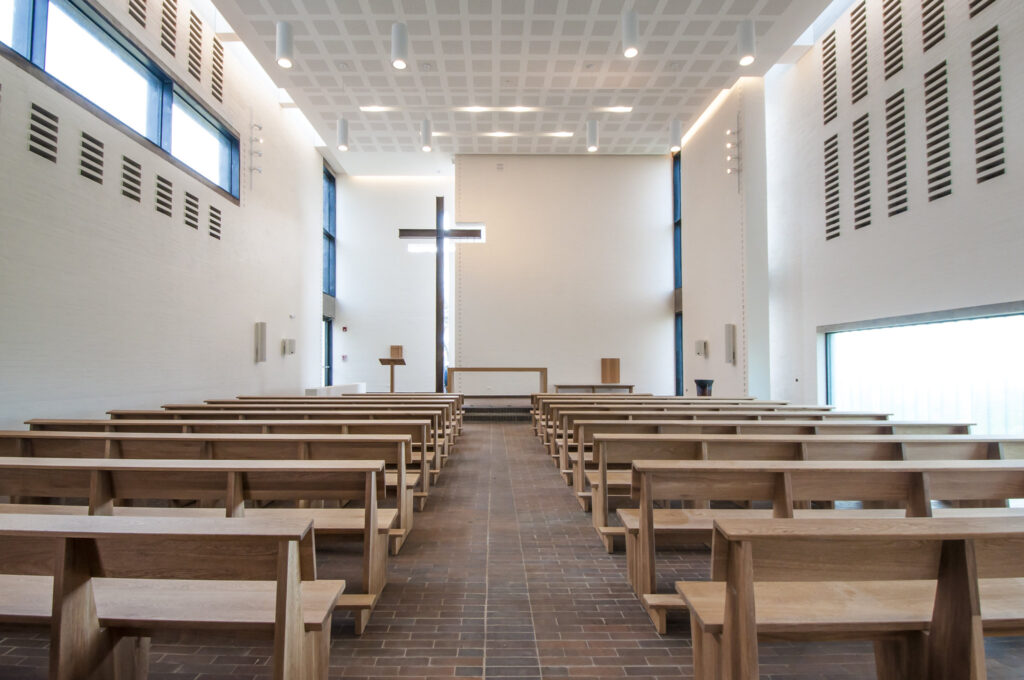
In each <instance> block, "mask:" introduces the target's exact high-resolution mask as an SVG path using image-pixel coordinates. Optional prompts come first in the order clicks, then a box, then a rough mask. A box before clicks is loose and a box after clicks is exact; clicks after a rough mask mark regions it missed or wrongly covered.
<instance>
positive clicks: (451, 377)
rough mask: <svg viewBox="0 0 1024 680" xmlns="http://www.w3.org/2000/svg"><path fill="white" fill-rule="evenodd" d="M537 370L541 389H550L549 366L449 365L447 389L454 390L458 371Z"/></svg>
mask: <svg viewBox="0 0 1024 680" xmlns="http://www.w3.org/2000/svg"><path fill="white" fill-rule="evenodd" d="M534 371H536V372H537V373H539V374H540V391H541V392H547V391H548V369H547V368H543V367H542V368H524V367H522V366H506V367H504V368H493V367H491V368H481V367H466V366H449V367H448V384H447V385H446V386H445V389H446V390H447V391H448V392H453V391H454V390H453V389H452V388H453V386H454V385H455V374H456V373H532V372H534Z"/></svg>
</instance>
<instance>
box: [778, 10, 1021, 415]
mask: <svg viewBox="0 0 1024 680" xmlns="http://www.w3.org/2000/svg"><path fill="white" fill-rule="evenodd" d="M945 8H946V38H945V40H943V41H942V42H940V43H939V44H938V45H936V46H935V47H933V48H932V49H930V50H929V51H928V52H927V53H924V54H922V50H921V30H920V26H921V22H920V5H919V3H916V2H904V4H903V9H904V42H905V45H904V58H905V66H904V69H903V72H901V73H900V74H898V75H897V76H895V77H893V78H891V79H890V80H889V81H888V82H886V81H884V79H883V76H882V62H881V58H882V57H881V36H880V16H881V3H880V1H879V0H872V1H870V2H869V3H868V16H869V59H870V62H869V82H870V93H869V96H868V97H867V98H866V99H864V100H862V101H861V102H859V103H858V104H856V105H853V106H851V104H850V94H849V92H850V90H849V83H850V78H849V61H848V54H849V16H848V15H847V16H844V17H843V18H841V19H840V20H839V21H838V22H837V24H836V26H837V32H838V37H839V45H840V49H839V61H840V64H839V74H840V115H839V118H838V120H837V121H836V122H834V123H832V124H830V125H829V126H827V127H823V126H822V123H821V102H820V96H821V95H820V59H821V56H820V43H819V45H817V46H816V47H815V49H813V50H812V51H811V52H809V53H808V54H807V55H806V56H805V57H804V58H803V59H802V60H801V61H800V63H798V64H797V65H796V66H795V67H794V68H792V69H789V70H787V71H784V72H780V73H779V74H777V75H775V76H772V77H770V78H769V81H768V93H769V94H768V99H769V109H774V111H773V115H772V116H771V119H770V129H769V138H771V139H774V140H775V141H774V142H773V144H774V148H775V149H776V150H778V153H777V155H775V158H776V159H777V160H778V162H777V163H775V164H773V177H772V187H771V199H770V205H771V208H770V213H769V215H770V217H769V224H770V234H771V238H772V240H773V241H774V242H775V243H776V245H777V247H773V248H772V252H773V265H772V279H773V281H772V282H773V293H774V290H776V288H778V289H779V290H780V291H782V290H785V291H787V294H786V299H785V300H781V299H778V298H776V299H774V300H773V305H772V315H773V316H772V324H773V326H774V328H773V340H775V339H776V338H777V339H778V342H773V355H772V361H773V371H774V372H775V373H776V374H777V375H779V376H780V378H779V382H777V383H776V384H775V385H774V386H773V388H778V389H779V390H784V392H780V393H779V394H776V395H775V396H783V395H784V394H785V395H791V394H792V393H793V392H792V388H790V387H789V386H790V383H791V381H792V385H795V384H796V382H795V381H796V380H797V379H799V381H800V384H801V385H803V387H802V388H801V389H800V390H799V392H800V393H801V395H802V399H803V400H810V399H815V398H818V397H820V396H823V394H824V393H823V390H824V384H823V380H822V379H821V378H823V374H821V370H822V367H821V366H820V363H819V361H818V357H817V350H816V348H817V341H816V339H815V329H816V328H817V327H818V326H820V325H826V324H834V323H842V322H853V321H859V320H868V319H876V318H883V317H888V316H895V315H902V314H913V313H920V312H929V311H937V310H944V309H954V308H959V307H967V306H974V305H982V304H990V303H998V302H1006V301H1011V300H1019V299H1021V298H1022V297H1024V278H1022V277H1021V276H1020V271H1019V262H1020V257H1021V254H1022V253H1024V235H1022V232H1021V230H1020V229H1019V225H1018V214H1019V209H1020V198H1019V191H1018V190H1017V187H1016V185H1015V182H1014V177H1017V176H1019V173H1020V172H1021V170H1022V165H1024V159H1022V157H1021V156H1022V150H1024V143H1022V139H1021V129H1020V126H1019V125H1015V124H1014V122H1015V121H1016V120H1017V119H1018V118H1019V116H1016V117H1015V116H1014V113H1013V112H1014V111H1017V110H1019V108H1020V105H1021V102H1022V97H1021V94H1020V92H1021V87H1020V86H1021V83H1022V82H1024V72H1022V66H1021V59H1022V57H1024V54H1022V51H1024V45H1022V44H1021V41H1019V40H1017V39H1015V36H1017V35H1020V31H1021V30H1022V29H1024V6H1022V5H1021V4H1020V3H1014V2H1009V1H1008V0H997V2H995V3H994V4H993V5H991V6H990V7H989V8H988V9H986V10H985V11H983V12H981V13H980V14H979V15H978V16H977V17H975V18H973V19H969V18H968V7H967V2H966V1H961V0H947V2H946V3H945ZM997 24H998V26H999V33H1000V51H1001V64H1002V81H1003V105H1004V117H1005V120H1006V122H1007V127H1006V159H1007V166H1006V174H1005V175H1004V176H1002V177H999V178H996V179H994V180H991V181H988V182H985V183H983V184H978V183H977V182H976V179H975V157H974V142H973V140H974V132H973V119H972V115H973V101H972V95H971V67H970V41H971V40H972V39H973V38H975V37H976V36H978V35H980V34H982V33H983V32H984V31H986V30H987V29H989V28H990V27H992V26H993V25H997ZM943 59H945V60H946V61H947V64H948V69H949V92H950V126H951V135H952V171H953V194H952V195H951V196H948V197H946V198H942V199H940V200H937V201H934V202H929V201H928V199H927V191H926V169H925V132H924V94H923V78H924V73H925V72H926V71H927V70H928V69H930V68H931V67H932V66H934V65H935V64H937V63H939V62H941V61H942V60H943ZM901 87H902V88H904V89H905V91H906V106H907V115H908V154H909V158H910V166H909V172H910V195H909V200H910V209H909V211H908V212H906V213H903V214H900V215H898V216H895V217H893V218H889V217H887V214H886V209H885V155H884V143H885V137H884V123H883V121H884V105H885V98H886V97H887V96H888V95H889V94H891V93H893V92H895V91H897V90H899V89H900V88H901ZM864 112H868V113H869V115H870V119H871V177H872V224H871V225H870V226H868V227H866V228H863V229H860V230H854V229H853V228H852V221H853V213H852V194H851V192H852V176H851V175H852V167H851V165H852V161H851V155H850V154H851V146H850V145H851V137H852V132H851V129H852V124H853V121H854V120H855V119H856V118H857V117H859V116H860V115H862V114H863V113H864ZM835 131H838V132H839V140H840V177H841V184H842V194H841V201H842V231H841V235H840V237H839V238H837V239H834V240H833V241H830V242H826V241H825V240H824V229H823V226H822V223H823V211H824V208H823V203H822V200H823V199H822V189H821V185H822V181H823V180H822V160H821V158H822V156H821V154H822V145H823V143H824V140H825V138H826V137H828V136H829V135H831V134H832V133H833V132H835ZM1017 184H1019V183H1017ZM793 187H805V188H806V189H805V192H806V196H807V197H808V198H809V199H811V198H813V200H807V201H794V200H792V196H793V194H792V193H791V192H790V191H787V189H788V188H793ZM794 241H798V242H799V243H800V244H801V245H800V249H801V251H802V254H803V258H802V262H800V263H799V264H798V263H797V262H796V261H795V258H792V257H787V256H785V255H782V253H783V245H782V244H783V243H785V244H792V243H794ZM794 267H798V268H799V271H798V272H794V271H793V268H794ZM794 281H799V282H800V283H801V286H800V287H801V288H802V291H803V292H802V300H801V301H800V302H799V303H798V302H797V301H796V299H795V295H794V293H795V290H796V288H795V286H794V285H793V283H792V282H794ZM797 319H799V321H797ZM793 347H799V348H800V351H799V353H798V354H797V353H794V352H792V351H790V349H789V348H793ZM776 348H778V349H776ZM783 348H785V349H783Z"/></svg>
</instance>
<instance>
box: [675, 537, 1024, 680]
mask: <svg viewBox="0 0 1024 680" xmlns="http://www.w3.org/2000/svg"><path fill="white" fill-rule="evenodd" d="M1022 554H1024V518H1012V519H1011V518H999V519H902V520H830V521H814V520H801V519H792V520H759V521H758V520H753V521H751V520H746V521H737V520H733V521H729V520H722V521H717V522H716V524H715V529H714V547H713V550H712V573H711V578H712V581H710V582H688V581H680V582H679V583H677V590H678V591H679V593H681V595H682V597H683V598H684V599H685V601H686V603H687V604H688V605H689V607H690V612H691V622H692V623H691V626H692V630H693V657H694V675H695V677H696V678H698V679H705V678H707V679H710V678H729V679H732V680H756V679H757V678H758V677H759V670H760V667H759V659H758V649H757V642H758V639H765V640H768V639H785V640H796V641H801V640H850V639H863V640H871V641H874V643H875V660H876V668H877V675H878V677H879V678H880V679H881V680H893V679H896V678H929V679H938V678H943V679H948V680H979V679H983V678H985V677H986V670H985V645H984V640H983V636H984V635H1020V634H1022V633H1024V579H1022V578H1021V577H1022V576H1024V562H1022V561H1021V559H1020V556H1021V555H1022Z"/></svg>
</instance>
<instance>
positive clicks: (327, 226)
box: [324, 168, 338, 295]
mask: <svg viewBox="0 0 1024 680" xmlns="http://www.w3.org/2000/svg"><path fill="white" fill-rule="evenodd" d="M337 210H338V189H337V185H336V184H335V182H334V175H332V174H331V171H330V170H328V169H327V168H324V293H326V294H327V295H336V294H337V286H336V283H335V278H336V276H337V260H338V248H337V234H338V219H337Z"/></svg>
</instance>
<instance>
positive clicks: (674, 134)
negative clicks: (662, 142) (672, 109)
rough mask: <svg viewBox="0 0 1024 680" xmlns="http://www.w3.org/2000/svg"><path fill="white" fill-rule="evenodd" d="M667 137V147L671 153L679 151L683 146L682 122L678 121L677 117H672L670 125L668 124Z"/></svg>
mask: <svg viewBox="0 0 1024 680" xmlns="http://www.w3.org/2000/svg"><path fill="white" fill-rule="evenodd" d="M668 139H669V145H668V148H669V151H671V152H672V153H675V152H676V151H679V150H680V149H681V148H683V147H682V143H683V142H682V139H683V124H682V123H681V122H680V121H679V119H678V118H673V119H672V125H670V126H669V134H668Z"/></svg>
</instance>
